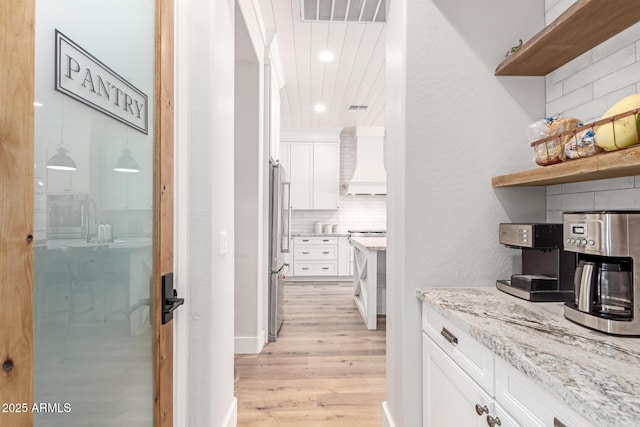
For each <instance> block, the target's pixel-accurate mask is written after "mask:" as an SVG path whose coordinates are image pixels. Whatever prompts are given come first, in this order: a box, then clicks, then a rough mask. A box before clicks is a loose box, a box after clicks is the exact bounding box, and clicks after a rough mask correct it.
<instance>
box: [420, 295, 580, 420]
mask: <svg viewBox="0 0 640 427" xmlns="http://www.w3.org/2000/svg"><path fill="white" fill-rule="evenodd" d="M422 330H423V335H422V352H423V393H424V396H423V400H424V410H423V426H429V427H431V426H433V427H436V426H458V425H460V426H475V425H478V426H479V425H482V426H484V425H489V426H492V425H494V426H500V427H509V426H525V427H544V426H548V427H551V426H580V427H589V426H592V424H591V423H590V422H589V421H587V420H585V419H584V418H583V417H582V416H581V415H579V414H578V413H576V412H575V411H573V410H572V409H571V408H569V407H568V406H567V405H566V404H564V403H563V402H561V401H560V400H558V399H556V398H554V397H552V396H550V395H549V394H548V393H547V392H545V391H544V390H543V389H542V388H541V387H540V386H539V385H538V384H536V383H535V382H534V381H532V380H531V379H529V378H528V377H526V376H525V375H524V374H523V373H521V372H520V371H518V370H517V369H516V368H514V367H513V366H512V365H510V364H509V363H508V362H506V361H505V360H503V359H502V358H500V357H498V356H496V355H495V354H494V353H493V352H491V350H489V349H488V348H486V347H485V346H483V345H482V344H480V343H479V342H478V341H476V340H475V339H473V338H472V337H471V336H470V335H468V334H466V333H464V332H463V331H461V330H460V329H459V328H457V327H456V326H455V325H453V324H452V323H451V322H450V321H449V320H447V319H446V318H444V317H443V316H442V315H440V314H438V313H436V312H435V311H433V310H429V308H428V306H427V305H426V304H423V306H422ZM476 405H478V407H477V408H478V412H481V416H478V415H477V414H476V411H475V409H476ZM485 407H486V410H485ZM478 420H481V421H478Z"/></svg>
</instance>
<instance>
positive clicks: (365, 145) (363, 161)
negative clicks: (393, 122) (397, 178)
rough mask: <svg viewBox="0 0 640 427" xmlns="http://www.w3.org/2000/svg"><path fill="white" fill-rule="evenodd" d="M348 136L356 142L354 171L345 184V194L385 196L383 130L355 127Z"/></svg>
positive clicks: (385, 173)
mask: <svg viewBox="0 0 640 427" xmlns="http://www.w3.org/2000/svg"><path fill="white" fill-rule="evenodd" d="M349 134H350V135H351V136H352V137H354V138H355V140H356V170H355V172H354V173H353V177H352V178H351V180H350V181H349V182H348V183H347V194H387V171H386V170H385V167H384V128H383V127H357V128H355V130H353V131H352V132H349Z"/></svg>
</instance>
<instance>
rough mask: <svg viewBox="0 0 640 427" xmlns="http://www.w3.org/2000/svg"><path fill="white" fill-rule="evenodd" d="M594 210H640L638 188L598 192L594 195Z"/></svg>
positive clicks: (639, 191) (639, 189)
mask: <svg viewBox="0 0 640 427" xmlns="http://www.w3.org/2000/svg"><path fill="white" fill-rule="evenodd" d="M595 196H596V198H595V209H598V210H600V209H607V210H611V209H640V188H630V189H627V190H612V191H599V192H596V193H595Z"/></svg>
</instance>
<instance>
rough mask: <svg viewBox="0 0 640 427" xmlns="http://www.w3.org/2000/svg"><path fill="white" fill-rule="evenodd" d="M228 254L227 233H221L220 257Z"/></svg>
mask: <svg viewBox="0 0 640 427" xmlns="http://www.w3.org/2000/svg"><path fill="white" fill-rule="evenodd" d="M225 253H227V232H226V231H221V232H220V255H222V254H225Z"/></svg>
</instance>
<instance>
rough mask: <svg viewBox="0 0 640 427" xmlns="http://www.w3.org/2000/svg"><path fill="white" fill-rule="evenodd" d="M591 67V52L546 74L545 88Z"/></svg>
mask: <svg viewBox="0 0 640 427" xmlns="http://www.w3.org/2000/svg"><path fill="white" fill-rule="evenodd" d="M589 65H591V51H590V50H589V51H587V52H585V53H583V54H582V55H580V56H578V57H577V58H575V59H573V60H571V61H569V62H567V63H566V64H565V65H563V66H562V67H560V68H558V69H557V70H555V71H552V72H551V73H549V74H547V77H546V82H547V86H551V85H553V84H556V83H558V82H559V81H562V80H564V79H566V78H567V77H569V76H572V75H573V74H574V73H577V72H578V71H580V70H582V69H583V68H584V67H588V66H589Z"/></svg>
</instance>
